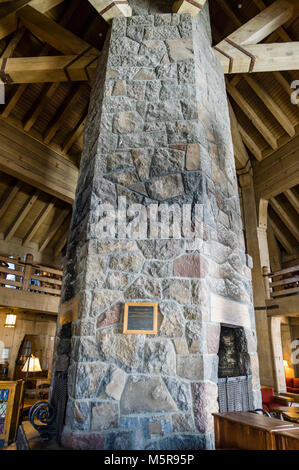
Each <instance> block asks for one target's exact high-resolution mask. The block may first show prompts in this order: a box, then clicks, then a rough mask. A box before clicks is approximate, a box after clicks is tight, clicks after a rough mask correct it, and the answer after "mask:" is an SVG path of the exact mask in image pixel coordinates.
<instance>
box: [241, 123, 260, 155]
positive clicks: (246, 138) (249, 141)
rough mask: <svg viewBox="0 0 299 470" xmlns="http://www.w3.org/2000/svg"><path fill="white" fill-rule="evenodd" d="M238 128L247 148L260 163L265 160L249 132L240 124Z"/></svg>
mask: <svg viewBox="0 0 299 470" xmlns="http://www.w3.org/2000/svg"><path fill="white" fill-rule="evenodd" d="M238 127H239V131H240V134H241V136H242V139H243V142H244V144H245V145H246V147H247V148H248V149H249V150H250V152H251V153H252V155H254V156H255V158H256V159H257V160H258V161H261V160H262V159H263V154H262V151H261V149H260V148H259V146H258V145H257V144H256V143H255V141H254V140H253V139H252V137H250V135H249V134H248V132H247V131H246V130H245V129H244V128H243V127H242V126H241V124H239V125H238Z"/></svg>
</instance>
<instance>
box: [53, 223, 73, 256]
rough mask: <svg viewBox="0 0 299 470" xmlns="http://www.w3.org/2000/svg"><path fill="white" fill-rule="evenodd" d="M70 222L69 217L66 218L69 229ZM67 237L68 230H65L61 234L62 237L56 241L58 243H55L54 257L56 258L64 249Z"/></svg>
mask: <svg viewBox="0 0 299 470" xmlns="http://www.w3.org/2000/svg"><path fill="white" fill-rule="evenodd" d="M70 222H71V217H70V216H69V217H67V220H66V225H67V226H68V227H69V225H70ZM68 236H69V230H66V231H64V233H63V234H62V236H61V237H60V239H59V240H58V242H57V243H56V245H55V248H54V256H55V257H56V256H58V255H59V254H60V253H61V252H62V250H63V248H64V247H65V245H66V243H67V240H68Z"/></svg>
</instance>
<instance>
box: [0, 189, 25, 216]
mask: <svg viewBox="0 0 299 470" xmlns="http://www.w3.org/2000/svg"><path fill="white" fill-rule="evenodd" d="M21 186H22V183H21V181H18V182H17V184H16V185H15V186H14V187H13V188H12V189H10V190H9V191H8V192H7V194H6V195H5V196H4V198H3V201H1V206H0V220H1V218H2V217H3V216H4V214H5V212H6V211H7V209H8V207H9V206H10V204H11V203H12V201H13V200H14V198H15V197H16V195H17V194H18V192H19V191H20V189H21Z"/></svg>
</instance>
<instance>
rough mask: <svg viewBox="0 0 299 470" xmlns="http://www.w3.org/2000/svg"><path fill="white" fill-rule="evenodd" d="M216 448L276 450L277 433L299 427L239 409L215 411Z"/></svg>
mask: <svg viewBox="0 0 299 470" xmlns="http://www.w3.org/2000/svg"><path fill="white" fill-rule="evenodd" d="M213 416H214V423H215V444H216V449H241V450H276V449H277V441H276V434H277V433H281V432H282V431H289V430H293V429H298V430H299V426H296V425H295V424H293V423H288V422H286V421H281V420H279V419H276V418H267V417H266V416H264V415H258V414H255V413H250V412H244V411H238V412H232V413H214V414H213Z"/></svg>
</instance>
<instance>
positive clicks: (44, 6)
mask: <svg viewBox="0 0 299 470" xmlns="http://www.w3.org/2000/svg"><path fill="white" fill-rule="evenodd" d="M63 1H64V0H25V1H23V0H21V1H16V2H11V5H3V6H1V10H0V11H1V18H0V39H3V38H5V37H6V36H8V35H9V34H11V33H13V32H14V31H15V30H16V29H17V27H18V18H17V14H18V12H19V11H20V10H21V9H22V8H25V6H26V5H30V7H31V8H34V9H35V10H36V11H38V12H40V13H46V12H48V11H49V10H51V9H52V8H54V7H55V6H57V5H59V4H60V3H62V2H63ZM5 12H6V13H5Z"/></svg>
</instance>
